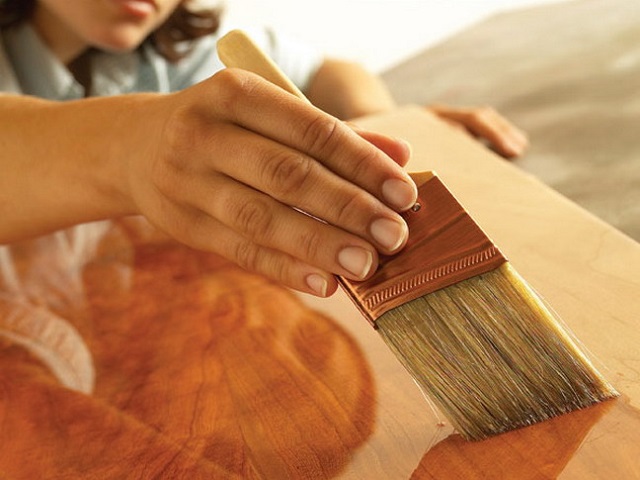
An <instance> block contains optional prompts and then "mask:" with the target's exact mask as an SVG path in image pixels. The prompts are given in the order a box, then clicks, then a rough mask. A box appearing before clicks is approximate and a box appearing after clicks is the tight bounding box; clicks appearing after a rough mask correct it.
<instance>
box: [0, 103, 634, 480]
mask: <svg viewBox="0 0 640 480" xmlns="http://www.w3.org/2000/svg"><path fill="white" fill-rule="evenodd" d="M362 123H364V124H366V125H369V126H371V127H373V128H377V129H381V130H385V131H387V132H389V133H391V134H396V135H401V136H404V137H405V138H408V139H409V140H410V141H412V143H413V145H414V152H415V153H414V159H413V160H412V162H413V164H412V170H425V169H430V168H433V169H435V170H437V171H438V172H439V174H440V175H441V176H443V178H444V180H445V181H446V182H447V184H448V185H449V186H450V188H451V189H452V190H453V191H454V192H455V193H456V195H457V196H458V198H460V200H461V203H462V204H463V205H465V207H466V208H468V209H469V210H470V212H471V214H472V216H473V217H474V218H475V219H476V220H477V221H478V223H479V224H480V225H481V226H482V227H483V229H485V230H487V232H488V233H489V235H490V236H491V237H492V238H493V239H494V240H495V242H496V243H497V244H498V245H500V246H501V248H502V249H504V250H505V251H506V252H505V253H506V254H507V255H508V256H509V258H510V260H511V262H512V263H514V264H515V265H516V267H517V268H518V269H519V270H520V271H521V272H522V273H523V275H524V276H525V278H527V279H528V280H529V281H530V282H531V283H532V284H533V285H534V287H536V288H537V290H538V291H539V292H540V293H541V294H542V295H543V296H544V297H545V298H546V299H547V300H548V301H549V303H550V304H551V305H553V306H554V308H555V309H556V310H557V311H558V312H559V314H560V316H561V317H563V318H564V320H565V321H566V323H567V324H568V326H569V327H570V328H571V329H572V330H573V331H574V332H575V333H576V336H577V337H578V338H579V339H580V340H581V341H582V342H583V343H584V345H585V346H586V348H587V349H588V350H590V351H591V352H592V353H593V354H594V356H595V358H596V359H597V363H598V364H599V365H600V364H601V365H603V366H604V367H606V368H605V369H604V371H605V373H606V375H607V376H608V377H609V378H610V379H611V380H612V381H613V383H614V385H615V386H616V387H617V388H618V389H619V390H620V391H621V392H622V394H623V395H624V397H623V398H622V399H620V400H617V401H613V402H607V403H603V404H600V405H597V406H596V407H594V408H592V409H587V410H582V411H578V412H574V413H572V414H569V415H565V416H563V417H559V418H557V419H555V420H552V421H549V422H545V423H542V424H540V425H536V426H534V427H530V428H527V429H522V430H518V431H515V432H511V433H509V434H505V435H501V436H498V437H494V438H492V439H489V440H487V441H485V442H477V443H468V442H464V441H463V440H461V438H460V437H459V436H458V435H456V434H455V433H454V432H453V431H452V428H451V427H450V426H449V425H447V423H446V422H445V421H443V419H442V418H441V416H440V415H439V414H438V413H437V412H436V411H434V410H433V409H432V408H431V407H430V406H429V403H428V402H427V400H426V399H425V398H424V397H423V396H422V394H421V392H420V391H418V389H417V388H416V387H415V385H414V383H413V381H412V380H411V378H410V377H409V376H408V375H407V374H406V372H404V370H403V369H402V367H401V366H400V365H399V364H398V362H397V360H396V359H395V357H394V356H393V355H392V354H391V353H390V352H389V351H388V350H387V349H386V347H385V345H384V344H383V342H382V341H381V340H380V339H379V338H378V336H377V334H376V333H375V331H374V330H373V329H372V328H371V327H370V325H369V324H368V323H367V321H366V320H365V319H363V318H362V316H361V315H360V313H359V312H358V311H357V310H356V308H355V307H354V306H353V305H352V304H351V302H350V301H349V300H348V299H347V297H346V296H345V295H344V294H343V293H341V292H340V293H338V294H336V295H335V296H333V297H332V298H330V299H325V300H322V299H316V298H312V297H309V296H306V295H297V294H295V295H294V294H293V293H291V292H289V291H287V290H285V289H283V288H282V287H279V286H277V285H274V284H272V283H270V282H268V281H266V280H264V279H262V278H260V277H258V276H255V275H251V274H248V273H246V272H243V271H241V270H240V269H238V268H236V267H234V266H233V265H230V264H229V263H228V262H226V261H224V260H222V259H220V258H218V257H216V256H213V255H207V254H202V253H196V252H193V251H191V250H189V249H187V248H184V247H180V246H177V245H175V244H173V243H171V242H169V241H167V240H166V239H164V238H163V237H162V236H158V235H156V234H155V233H154V232H153V230H151V229H150V228H149V227H148V226H146V225H145V224H144V222H139V221H137V220H127V221H124V222H119V223H114V224H112V225H111V226H110V227H108V228H107V229H106V230H105V231H103V232H102V233H101V234H100V235H99V236H97V237H96V238H97V240H96V242H95V245H94V248H91V249H87V254H86V255H85V256H84V257H83V258H84V260H83V261H82V262H78V261H76V262H75V263H74V264H73V265H65V262H64V261H63V260H64V259H65V258H67V257H65V256H64V255H65V252H67V250H65V249H61V247H60V245H59V242H57V241H55V239H54V238H49V239H45V238H43V239H39V240H38V242H39V246H38V248H37V249H36V248H33V245H32V244H29V243H25V244H24V245H21V246H19V247H16V248H14V249H13V250H12V253H13V258H14V261H15V263H14V266H15V272H14V273H15V277H16V279H17V280H16V285H20V289H16V288H13V287H11V285H10V284H9V283H5V284H3V287H2V291H1V292H0V297H1V298H0V299H1V300H3V302H4V303H3V302H0V333H2V323H1V320H2V319H3V318H5V317H6V315H7V314H9V313H10V312H9V311H7V310H6V308H7V307H6V306H7V305H10V303H11V301H12V300H16V301H17V300H19V301H20V302H22V304H31V305H33V306H34V307H37V308H39V309H48V310H49V311H51V312H52V313H55V315H56V316H57V317H58V318H63V319H65V320H66V321H68V322H69V323H70V324H71V325H73V326H74V328H75V329H76V330H77V332H78V333H79V334H80V336H81V337H82V339H83V340H84V342H85V344H86V346H87V348H88V349H89V351H90V352H91V354H92V357H93V365H92V368H93V369H94V371H95V388H94V390H93V392H92V393H91V394H84V393H80V392H77V391H72V390H70V389H68V388H65V387H64V386H62V385H61V384H60V382H59V380H58V379H57V378H56V377H55V376H54V375H53V374H52V373H51V371H50V370H49V369H48V368H46V367H45V365H44V364H43V363H42V361H41V360H40V359H39V358H37V357H35V356H33V355H32V354H31V353H30V352H29V351H28V350H27V349H26V348H25V347H24V346H23V345H20V344H16V343H15V342H13V341H11V340H8V339H7V338H6V337H2V336H1V335H0V339H2V340H1V341H0V478H3V479H4V478H7V479H34V478H64V479H73V478H83V479H103V478H114V479H121V478H134V479H156V478H162V479H165V478H166V479H170V478H171V479H182V478H184V479H199V478H215V479H218V478H222V479H224V478H256V479H258V478H260V479H263V478H264V479H329V478H344V479H409V478H412V479H460V478H465V479H475V478H478V479H480V478H482V479H512V478H518V479H546V478H561V479H580V480H582V479H587V480H590V479H610V478H621V479H625V480H626V479H635V478H640V462H639V461H638V459H639V458H640V438H638V436H639V433H638V432H640V416H639V414H638V410H637V408H638V406H639V404H640V374H639V373H638V372H639V371H640V352H638V348H637V345H638V344H639V343H638V342H639V341H640V320H639V316H638V313H640V295H638V292H640V279H639V278H638V274H637V272H638V271H640V246H639V245H638V244H637V243H635V242H633V241H632V240H630V239H628V238H627V237H625V236H623V235H621V234H620V233H618V232H616V231H615V230H613V229H611V228H610V227H608V226H607V225H605V224H603V223H601V222H599V221H597V220H595V219H594V218H593V217H591V216H589V215H588V214H585V213H584V212H583V211H582V210H580V209H579V208H577V207H575V206H574V205H573V204H571V203H569V202H567V201H566V200H564V199H563V198H562V197H560V196H559V195H557V194H554V193H553V192H551V191H549V190H548V189H546V187H544V186H542V185H541V184H540V183H539V182H537V181H536V180H535V179H533V178H531V177H527V176H523V175H522V173H521V172H519V171H517V170H516V169H515V168H512V167H511V166H509V165H507V164H505V163H504V162H502V161H500V160H498V159H496V158H495V157H494V156H493V155H492V154H490V153H489V152H487V151H486V150H484V149H483V148H481V147H479V146H478V145H477V144H476V143H475V142H472V141H471V140H469V139H467V138H466V137H464V136H463V135H461V134H459V133H458V132H455V131H452V130H451V129H449V128H448V127H446V126H445V125H443V124H441V123H440V122H438V121H436V120H435V119H434V118H433V117H431V116H429V115H428V114H426V113H423V112H422V111H418V110H414V109H408V110H403V111H399V112H397V113H395V114H392V115H387V116H383V117H379V118H371V119H368V120H366V121H364V122H362ZM66 254H68V252H67V253H66ZM14 286H15V285H14ZM1 305H4V307H2V306H1ZM52 348H54V347H52Z"/></svg>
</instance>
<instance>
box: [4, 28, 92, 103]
mask: <svg viewBox="0 0 640 480" xmlns="http://www.w3.org/2000/svg"><path fill="white" fill-rule="evenodd" d="M4 40H5V46H6V50H7V56H8V57H9V60H10V62H11V64H12V65H13V69H14V72H15V74H16V77H17V79H18V82H19V83H20V86H21V88H22V93H24V94H27V95H35V96H37V97H42V98H48V99H51V100H68V99H72V98H80V97H82V96H84V89H83V88H82V86H81V85H80V84H79V83H78V82H76V80H75V79H74V78H73V75H71V73H70V72H69V71H68V70H67V68H66V67H65V66H64V65H63V64H62V62H60V61H59V60H58V59H57V58H56V57H55V56H54V55H53V54H52V53H51V51H50V50H49V49H48V48H47V46H46V45H45V44H44V43H43V42H42V40H41V39H40V37H39V36H38V34H37V33H36V32H35V30H34V29H33V28H32V27H31V26H30V25H29V24H27V23H24V24H21V25H19V26H16V27H14V28H10V29H8V30H7V31H6V32H5V35H4Z"/></svg>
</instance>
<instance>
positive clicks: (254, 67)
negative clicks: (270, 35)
mask: <svg viewBox="0 0 640 480" xmlns="http://www.w3.org/2000/svg"><path fill="white" fill-rule="evenodd" d="M217 48H218V56H219V57H220V60H222V63H224V64H225V65H226V66H227V67H229V68H241V69H243V70H247V71H248V72H252V73H255V74H257V75H260V76H261V77H263V78H264V79H266V80H269V81H270V82H271V83H273V84H274V85H277V86H279V87H280V88H283V89H284V90H286V91H287V92H289V93H291V94H293V95H295V96H296V97H298V98H300V99H302V100H306V101H307V102H308V101H309V100H307V97H305V96H304V94H303V93H302V92H301V91H300V89H299V88H298V87H296V86H295V84H294V83H293V82H292V81H291V80H289V78H288V77H287V76H286V75H285V74H284V72H283V71H282V70H280V68H279V67H278V66H277V65H276V64H275V62H274V61H273V60H271V59H270V58H269V57H268V56H267V54H266V53H264V52H263V51H262V50H261V49H260V47H258V45H256V44H255V43H254V42H253V40H251V38H249V36H248V35H247V34H246V33H245V32H243V31H242V30H232V31H230V32H229V33H227V34H226V35H225V36H224V37H222V38H221V39H220V40H218V44H217Z"/></svg>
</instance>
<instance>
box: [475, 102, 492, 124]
mask: <svg viewBox="0 0 640 480" xmlns="http://www.w3.org/2000/svg"><path fill="white" fill-rule="evenodd" d="M495 115H496V111H495V110H494V109H493V108H492V107H489V106H482V107H479V108H476V109H475V110H474V111H473V113H472V117H473V118H474V119H475V120H476V121H478V122H487V121H489V120H491V119H492V118H494V117H495Z"/></svg>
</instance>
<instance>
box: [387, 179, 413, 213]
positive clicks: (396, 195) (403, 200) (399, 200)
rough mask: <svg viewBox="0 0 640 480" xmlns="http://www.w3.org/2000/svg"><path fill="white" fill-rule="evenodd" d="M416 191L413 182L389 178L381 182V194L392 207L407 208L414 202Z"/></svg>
mask: <svg viewBox="0 0 640 480" xmlns="http://www.w3.org/2000/svg"><path fill="white" fill-rule="evenodd" d="M417 195H418V193H417V191H416V186H415V185H414V184H413V182H409V181H404V180H399V179H397V178H391V179H389V180H386V181H385V182H384V183H383V184H382V196H383V197H384V199H385V200H386V201H387V202H389V203H390V204H391V205H393V206H394V207H396V208H398V209H400V210H407V209H408V208H411V206H412V205H413V204H414V203H415V201H416V197H417Z"/></svg>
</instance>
